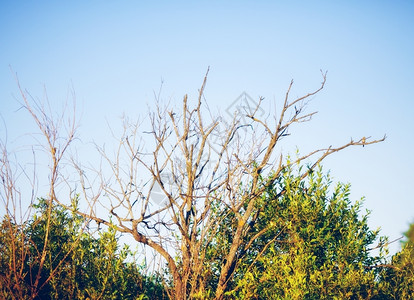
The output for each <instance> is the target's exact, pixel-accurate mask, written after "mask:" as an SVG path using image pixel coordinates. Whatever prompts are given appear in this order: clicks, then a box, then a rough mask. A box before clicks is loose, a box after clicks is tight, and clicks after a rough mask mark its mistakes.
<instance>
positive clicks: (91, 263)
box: [0, 198, 166, 299]
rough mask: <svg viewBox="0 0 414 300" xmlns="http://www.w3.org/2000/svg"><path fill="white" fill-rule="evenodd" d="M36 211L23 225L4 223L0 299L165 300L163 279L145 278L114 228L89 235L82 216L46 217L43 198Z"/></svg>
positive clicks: (57, 213)
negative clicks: (43, 251) (120, 241)
mask: <svg viewBox="0 0 414 300" xmlns="http://www.w3.org/2000/svg"><path fill="white" fill-rule="evenodd" d="M75 200H77V198H75ZM74 203H75V202H74ZM33 206H34V207H35V208H36V212H35V213H34V215H33V218H32V219H30V220H29V221H28V222H26V223H25V224H21V225H19V226H17V225H15V224H12V223H11V222H10V220H9V219H8V218H7V216H6V217H5V218H4V219H3V221H2V223H1V233H0V251H1V253H2V255H1V260H0V295H1V298H2V299H166V294H165V293H164V292H163V288H162V285H161V282H160V279H159V278H157V277H155V276H154V277H146V276H144V275H142V268H141V267H140V266H139V265H137V264H136V263H135V261H134V260H133V257H134V256H133V253H132V252H131V250H130V249H129V248H128V247H127V246H126V245H124V246H123V247H122V248H121V247H120V245H119V243H118V238H117V237H116V232H115V230H113V228H111V227H109V228H108V229H107V230H99V231H98V232H96V233H94V232H91V231H90V229H89V228H87V227H85V226H86V224H87V223H85V220H84V219H83V218H82V217H80V216H78V215H76V214H73V213H71V212H69V211H67V210H66V209H64V208H62V207H61V206H59V205H56V206H54V207H53V209H52V210H51V214H50V216H48V214H47V209H48V204H47V201H46V200H45V199H40V200H39V202H38V203H37V204H34V205H33ZM74 208H76V206H75V207H74ZM48 223H49V224H48ZM47 226H49V228H50V230H49V238H48V240H47V241H46V240H45V229H46V227H47ZM44 248H45V249H46V251H47V256H46V259H45V263H44V265H43V266H42V268H40V261H41V253H42V249H44ZM38 274H40V277H39V279H38V280H37V278H38Z"/></svg>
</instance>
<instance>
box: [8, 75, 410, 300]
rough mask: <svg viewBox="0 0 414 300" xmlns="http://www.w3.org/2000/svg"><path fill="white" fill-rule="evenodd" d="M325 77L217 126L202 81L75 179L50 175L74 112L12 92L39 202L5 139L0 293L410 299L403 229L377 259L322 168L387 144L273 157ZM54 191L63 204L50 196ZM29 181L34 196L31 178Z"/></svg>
mask: <svg viewBox="0 0 414 300" xmlns="http://www.w3.org/2000/svg"><path fill="white" fill-rule="evenodd" d="M322 79H323V80H322V83H321V85H320V86H319V87H318V88H317V89H316V90H315V91H313V92H310V93H308V94H306V95H304V96H301V97H298V98H293V99H291V96H290V94H291V89H292V87H293V82H292V83H291V84H290V85H289V87H288V90H287V93H286V96H285V99H284V101H283V103H282V105H281V108H280V109H278V111H279V114H278V116H277V117H276V114H275V116H274V119H270V118H269V117H266V116H264V115H262V114H260V113H259V112H260V111H263V108H262V105H263V99H260V100H259V102H258V103H256V104H255V106H252V107H247V108H245V109H246V110H245V111H239V112H238V113H235V114H234V117H233V119H232V120H231V121H229V122H224V119H223V117H222V116H220V115H217V116H214V115H213V114H210V113H208V114H206V113H205V109H206V107H205V106H203V105H202V99H203V97H204V95H203V93H204V88H205V86H206V80H207V76H206V77H205V79H204V82H203V84H202V87H201V89H200V93H199V98H198V101H197V102H196V104H195V105H194V106H191V105H190V104H189V103H188V99H187V96H185V97H184V101H183V107H182V109H180V110H175V109H173V108H169V107H166V108H162V107H161V104H160V103H157V108H156V110H155V111H154V112H151V113H150V114H149V121H150V124H149V126H150V129H149V130H147V128H145V129H143V130H141V129H140V126H141V125H140V124H137V123H128V122H126V123H125V124H124V132H123V134H122V136H121V137H119V138H118V140H117V141H118V143H119V144H118V145H117V147H116V149H117V150H116V151H115V153H114V154H108V151H107V150H106V149H105V148H100V147H98V148H97V149H98V155H100V157H101V159H102V163H101V164H100V165H99V168H97V169H94V170H90V168H87V167H85V166H84V165H83V164H82V162H80V161H74V159H72V158H71V160H70V162H71V166H73V167H74V169H73V171H74V172H73V173H75V174H78V175H79V177H78V178H77V179H76V180H73V177H71V180H68V178H67V177H65V176H64V175H63V173H62V171H61V166H62V164H63V162H65V165H64V166H65V169H66V170H68V168H69V165H68V164H67V163H66V161H65V157H66V156H67V152H68V149H70V148H71V147H72V143H73V142H74V141H75V139H76V130H77V127H76V124H75V121H74V120H75V116H76V113H74V115H73V116H72V117H70V118H67V117H66V116H58V117H54V116H53V114H47V113H46V111H45V108H44V107H45V106H43V105H41V104H39V103H36V102H35V103H33V101H34V100H33V101H32V102H31V101H29V100H28V97H27V94H26V93H25V92H23V91H22V98H23V101H24V105H25V108H26V109H27V111H28V112H29V113H30V114H31V116H32V117H33V119H34V121H35V122H36V124H37V126H38V128H39V129H40V132H41V134H42V135H43V137H44V138H45V139H44V141H45V142H44V145H43V148H42V149H43V150H45V152H46V153H47V154H48V156H49V176H48V178H49V193H48V195H47V197H44V198H41V199H39V200H36V198H35V196H34V194H33V195H32V199H29V200H30V203H31V205H30V207H29V209H28V210H27V211H26V212H24V213H23V209H22V203H24V202H23V201H22V199H21V195H22V194H21V192H20V188H19V186H18V182H19V181H18V180H17V178H18V177H19V176H18V175H19V174H18V175H16V174H14V173H13V172H12V171H13V168H12V167H11V166H12V163H11V161H10V160H9V153H8V152H7V149H6V146H5V145H4V144H3V143H2V144H1V150H2V158H1V166H0V177H1V183H2V186H1V187H2V189H1V191H0V196H1V199H2V202H3V204H4V208H5V212H6V213H5V216H4V217H3V220H2V223H1V232H0V235H1V236H0V241H1V244H0V247H1V248H0V251H1V253H2V255H1V258H0V264H1V265H0V291H1V293H2V294H1V297H3V298H6V299H57V298H65V299H145V298H148V299H165V298H169V299H177V300H181V299H234V298H237V299H394V298H395V299H409V297H410V295H411V294H412V292H413V281H412V279H411V278H413V276H412V275H413V240H412V232H413V229H412V228H411V229H410V230H409V231H408V233H407V236H408V237H409V239H408V240H407V241H406V242H405V244H404V247H403V249H402V250H401V252H400V253H398V254H397V255H395V256H394V257H393V258H392V261H388V260H387V257H386V255H385V254H386V245H387V239H386V238H384V237H380V236H379V232H378V231H373V230H371V229H369V228H368V226H367V218H368V213H367V214H363V213H362V212H361V202H358V201H357V202H352V201H351V200H350V198H349V192H350V187H349V185H346V184H337V185H335V186H332V184H331V182H330V179H329V176H328V175H327V174H324V173H323V172H322V169H321V167H320V165H321V162H322V161H323V160H324V159H325V158H326V157H328V156H330V155H331V154H334V153H336V152H338V151H341V150H343V149H345V148H348V147H353V146H366V145H370V144H375V143H378V142H381V141H383V140H384V139H385V136H384V137H383V138H381V139H377V140H375V139H370V137H361V138H358V139H355V140H354V139H351V140H350V141H348V142H347V143H344V144H342V145H340V146H336V147H333V146H329V147H325V148H324V147H322V148H319V149H315V150H313V151H311V152H309V153H307V154H305V155H299V154H297V156H296V157H295V158H294V159H290V158H286V157H285V156H284V155H283V154H284V153H278V149H280V148H279V145H280V144H281V143H282V142H283V141H284V140H285V139H286V138H288V137H289V135H290V129H291V127H292V126H294V125H299V124H301V123H303V122H308V121H310V120H311V119H312V117H313V116H314V114H315V113H316V112H305V111H306V108H307V104H308V101H310V99H311V97H312V96H313V95H315V94H317V93H319V92H320V91H321V90H322V89H323V87H324V85H325V81H326V74H322ZM178 111H181V113H179V112H178ZM66 112H67V111H65V113H66ZM205 116H210V118H207V117H205ZM62 120H65V121H64V122H63V121H62ZM144 134H147V135H149V136H147V138H146V140H147V143H146V144H143V142H142V141H143V135H144ZM109 153H111V152H109ZM105 164H106V165H105ZM23 173H24V172H23ZM20 175H21V174H20ZM23 175H25V176H27V173H24V174H23ZM62 182H64V183H65V184H67V186H68V188H69V195H70V196H69V197H68V196H67V195H66V196H65V195H64V194H63V192H62V190H63V189H59V190H57V188H56V186H57V185H58V184H60V183H62ZM72 182H75V183H76V184H74V186H72V185H71V183H72ZM30 184H31V187H32V189H33V190H34V186H35V179H33V180H32V181H31V183H30ZM155 192H156V193H157V194H156V193H155ZM73 195H76V196H75V197H73ZM160 195H162V197H159V196H160ZM155 196H157V197H155ZM79 203H82V204H83V206H82V205H79ZM92 227H93V228H95V230H92V229H91V228H92ZM121 234H122V235H124V236H128V237H130V238H132V239H133V241H135V242H136V244H138V245H141V246H144V247H146V248H147V249H151V250H152V251H153V252H154V253H155V254H156V255H157V258H158V259H159V261H160V264H161V267H162V268H163V267H165V268H164V269H165V271H164V273H162V274H158V273H155V274H154V273H149V274H147V273H146V269H145V268H144V266H140V265H139V264H138V263H137V259H136V256H134V255H133V254H134V253H133V252H132V251H131V250H130V249H129V248H128V247H127V246H121V245H120V242H119V236H120V235H121ZM377 243H378V244H377ZM372 249H379V250H380V252H379V254H378V255H376V256H374V255H373V254H372V251H371V250H372ZM138 255H139V253H138ZM142 255H144V254H142Z"/></svg>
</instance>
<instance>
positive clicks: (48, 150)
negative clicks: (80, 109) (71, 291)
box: [0, 79, 76, 299]
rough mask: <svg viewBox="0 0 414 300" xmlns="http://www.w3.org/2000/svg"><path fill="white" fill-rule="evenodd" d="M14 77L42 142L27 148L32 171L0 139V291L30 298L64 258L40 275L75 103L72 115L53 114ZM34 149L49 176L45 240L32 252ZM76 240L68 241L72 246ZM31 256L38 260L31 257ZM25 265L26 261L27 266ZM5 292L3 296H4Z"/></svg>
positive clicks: (71, 134)
mask: <svg viewBox="0 0 414 300" xmlns="http://www.w3.org/2000/svg"><path fill="white" fill-rule="evenodd" d="M16 81H17V84H18V88H19V90H20V93H21V97H22V99H23V102H22V103H21V104H22V107H23V108H25V109H26V110H27V111H28V112H29V113H30V115H31V116H32V118H33V120H34V121H35V123H36V125H37V126H38V129H39V130H40V137H39V136H38V135H36V136H35V139H36V140H37V141H38V142H39V144H38V145H36V146H40V147H41V148H40V149H39V148H37V147H36V146H35V147H32V148H31V151H32V154H33V169H32V173H28V171H27V170H26V168H25V166H22V165H21V164H20V163H19V162H14V161H13V160H12V159H10V155H9V152H8V150H7V145H6V144H7V141H0V151H1V157H0V180H1V183H0V198H1V202H2V204H3V207H4V209H5V217H4V218H3V220H2V224H1V226H2V228H1V230H2V237H3V238H4V240H3V242H4V244H3V245H2V246H3V247H4V248H3V247H2V248H3V250H5V249H7V250H6V251H8V253H7V255H5V257H7V259H8V261H7V262H3V264H2V265H3V267H5V266H6V267H5V268H4V270H2V272H0V273H1V274H0V288H1V291H2V292H5V293H6V295H7V298H11V299H35V298H36V297H38V296H39V292H40V291H41V290H42V288H44V287H45V286H46V285H47V283H48V282H49V281H50V280H51V279H52V278H53V276H54V273H55V272H56V270H57V268H58V267H59V266H60V265H61V264H62V263H63V260H61V261H59V262H57V267H56V268H54V269H53V270H48V271H49V274H48V277H47V278H45V277H44V275H42V274H43V271H45V268H46V267H45V264H46V260H47V258H48V254H49V253H48V249H47V246H48V245H49V241H50V239H51V237H50V230H51V213H52V208H53V206H54V205H55V204H56V202H57V201H59V200H58V199H57V193H56V187H57V185H58V184H59V183H62V180H63V179H64V178H62V176H61V175H62V174H61V172H60V166H61V164H62V161H63V159H64V156H65V155H66V152H67V151H68V149H69V146H70V144H71V143H72V142H73V140H74V138H75V132H76V126H75V124H76V122H75V109H74V110H73V116H69V117H67V115H66V114H65V113H64V114H63V115H61V116H59V117H56V118H53V114H52V112H51V109H50V106H48V103H46V102H47V101H46V102H45V105H43V104H42V103H41V102H37V101H35V100H34V99H30V96H29V95H28V93H27V92H25V91H24V90H23V89H22V88H21V87H20V84H19V81H18V80H17V79H16ZM42 138H44V139H45V142H41V140H42ZM39 150H40V152H41V153H42V154H44V155H45V156H46V157H47V158H48V160H49V162H48V167H49V172H48V175H49V176H48V180H49V181H48V183H47V185H48V189H49V191H48V196H47V198H46V201H47V216H46V226H45V228H44V233H45V235H44V237H43V245H44V246H43V247H42V248H41V249H35V251H36V252H37V253H31V251H33V247H32V245H33V244H34V243H33V241H32V240H30V237H28V236H27V235H26V233H25V231H24V228H25V225H26V224H27V222H28V221H29V219H30V218H31V217H32V215H31V210H32V204H33V203H34V202H35V200H36V198H37V194H36V186H37V183H38V180H39V178H38V169H37V168H36V167H37V164H38V161H37V160H36V158H37V156H36V154H38V153H39ZM21 178H23V179H21ZM22 180H23V182H22ZM22 183H23V186H25V188H26V190H25V188H23V190H22V188H21V187H22ZM28 191H30V192H31V193H30V196H29V197H28V198H27V199H25V198H24V197H25V196H28V195H27V192H28ZM75 244H76V243H73V246H74V245H75ZM31 249H32V250H31ZM69 253H70V252H69ZM34 257H36V258H38V259H39V260H38V261H37V260H36V261H33V260H34V259H33V258H34ZM34 265H36V267H35V268H33V266H34ZM27 266H29V270H28V269H27ZM6 295H2V296H4V297H6Z"/></svg>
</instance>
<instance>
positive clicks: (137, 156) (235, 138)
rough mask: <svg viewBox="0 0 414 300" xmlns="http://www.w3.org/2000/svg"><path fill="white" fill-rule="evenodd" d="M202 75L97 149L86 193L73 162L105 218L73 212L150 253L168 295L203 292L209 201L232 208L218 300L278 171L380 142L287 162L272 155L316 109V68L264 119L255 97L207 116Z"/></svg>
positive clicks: (365, 140)
mask: <svg viewBox="0 0 414 300" xmlns="http://www.w3.org/2000/svg"><path fill="white" fill-rule="evenodd" d="M207 73H208V72H207ZM206 81H207V74H206V76H205V78H204V81H203V84H202V86H201V89H200V90H199V95H198V101H197V102H196V103H195V105H194V107H192V106H191V105H190V104H189V103H188V98H187V96H184V100H183V106H182V111H181V112H179V111H174V110H171V109H169V108H162V107H161V105H160V104H159V103H158V105H157V108H156V110H155V111H153V112H152V113H151V114H150V120H151V129H150V130H149V131H140V130H141V129H140V125H139V124H131V123H128V124H126V125H125V130H124V133H123V135H122V137H121V138H120V139H119V145H118V148H117V151H116V152H115V154H114V155H110V154H108V153H107V152H108V151H106V150H105V149H104V148H99V152H100V154H101V156H102V158H103V160H102V164H101V166H100V168H98V169H97V170H96V171H97V175H98V176H99V179H100V181H99V182H100V185H99V186H98V187H97V188H96V187H95V188H96V189H95V190H94V192H92V187H94V184H93V183H92V182H88V180H87V179H88V178H87V177H86V175H85V174H86V172H85V169H84V168H83V167H82V166H81V165H80V164H77V169H78V171H79V174H80V175H81V181H82V183H83V191H84V196H85V198H86V199H88V203H89V207H98V206H103V207H105V208H106V209H107V211H108V212H109V213H110V215H111V216H112V217H111V219H107V218H104V217H103V216H102V214H101V213H100V214H99V213H85V212H79V213H80V214H82V215H83V216H85V217H87V218H89V219H92V220H95V221H96V222H97V223H99V224H101V223H102V224H106V225H111V226H115V228H116V229H117V230H118V231H119V232H122V233H127V234H130V235H131V236H132V237H133V238H134V239H135V241H137V242H138V243H140V244H143V245H145V246H148V247H150V248H152V249H153V250H155V251H156V252H157V253H158V254H159V255H160V256H161V257H162V258H163V259H164V260H165V262H166V264H167V266H168V269H169V272H170V274H171V276H172V288H171V289H170V290H169V293H170V297H171V299H187V298H197V297H200V298H202V297H203V293H204V288H205V278H204V277H205V276H204V274H205V272H206V268H208V266H206V265H205V264H204V263H203V261H204V259H205V256H206V246H207V245H209V243H210V242H211V241H210V238H211V236H212V235H211V233H213V234H214V232H215V231H217V230H218V224H219V223H220V219H217V217H213V216H212V213H211V209H212V207H211V205H212V203H213V200H214V201H215V202H216V203H217V201H218V202H219V203H220V205H224V206H226V207H227V208H228V209H229V211H231V212H232V213H234V216H235V218H236V219H237V224H238V225H237V228H236V230H235V231H234V232H233V233H232V238H231V239H230V240H231V245H230V248H229V249H230V250H229V252H228V253H227V254H226V256H225V257H223V258H222V265H221V267H220V275H219V279H218V286H217V289H216V291H215V292H214V293H215V299H222V298H223V297H224V293H225V291H226V288H227V285H228V282H229V280H231V278H232V276H233V275H234V270H235V268H236V266H237V264H238V253H240V252H242V251H246V250H248V247H249V246H251V245H252V243H253V242H254V240H255V239H257V238H259V237H260V236H261V235H263V234H265V232H259V233H257V234H255V235H254V236H252V237H251V238H250V240H248V241H247V243H246V237H247V236H249V235H248V233H249V230H251V229H252V227H253V226H254V224H255V222H256V220H257V218H258V217H259V213H258V212H257V211H256V212H255V211H254V205H255V203H256V202H257V201H258V199H259V198H260V196H261V194H262V193H263V191H264V190H265V189H266V187H267V186H270V185H272V184H273V183H274V182H275V181H276V180H277V179H278V178H279V177H280V176H281V173H282V172H283V170H284V169H285V168H286V167H289V166H290V165H294V164H297V163H300V162H303V161H305V160H306V161H307V162H308V161H311V163H310V165H309V168H308V169H306V170H304V171H303V172H302V173H301V177H303V178H305V177H306V176H308V174H309V172H311V171H312V169H314V168H315V167H316V166H317V164H319V163H320V162H321V161H323V160H324V159H325V158H326V157H327V156H329V155H331V154H333V153H335V152H338V151H340V150H342V149H345V148H347V147H350V146H358V145H362V146H365V145H370V144H374V143H378V142H381V141H384V140H385V136H384V137H383V138H381V139H378V140H370V138H369V137H362V138H359V139H356V140H353V139H351V140H350V141H349V142H348V143H345V144H343V145H340V146H338V147H334V146H329V147H327V148H320V149H316V150H314V151H311V152H310V153H307V154H305V155H303V156H299V157H297V158H296V159H295V160H294V161H291V162H288V161H287V160H285V158H284V156H283V154H282V153H277V151H276V146H277V145H278V144H279V143H280V142H281V141H282V139H283V138H284V137H286V136H288V135H289V129H290V128H291V127H292V126H293V125H295V124H299V123H304V122H308V121H310V120H311V119H312V117H313V116H314V114H316V111H313V112H308V113H306V110H305V108H306V107H307V104H308V102H309V100H310V99H311V97H312V96H314V95H315V94H317V93H318V92H320V91H321V90H322V89H323V88H324V86H325V82H326V73H322V82H321V85H320V86H319V87H318V88H317V89H316V90H315V91H313V92H311V93H308V94H306V95H304V96H302V97H298V98H294V99H291V95H290V92H291V88H292V86H293V81H292V82H291V83H290V85H289V87H288V89H287V92H286V95H285V98H284V101H283V103H282V106H281V108H280V113H279V114H278V116H277V117H276V116H275V117H274V119H271V120H269V119H263V118H261V117H260V116H259V114H258V111H259V109H261V105H262V102H263V99H260V101H259V103H258V104H257V106H256V107H254V108H253V109H251V110H248V111H244V112H239V113H238V114H235V115H234V117H233V119H232V120H231V122H228V123H225V122H223V118H222V117H221V116H216V117H214V116H213V117H211V114H209V111H208V110H206V108H205V106H204V105H203V93H204V89H205V86H206ZM206 120H207V121H206ZM246 120H247V121H246ZM144 134H146V135H148V134H149V135H150V136H151V137H152V141H151V142H148V140H145V139H143V135H144ZM143 141H146V143H144V142H143ZM148 144H149V145H148ZM148 148H150V149H149V150H148ZM108 170H109V173H108ZM108 174H109V175H108ZM144 178H145V179H146V180H143V179H144ZM263 178H266V180H263ZM280 193H281V194H283V193H284V191H283V190H282V191H281V192H280ZM160 195H162V197H161V196H160ZM96 211H100V210H99V209H96ZM222 218H224V217H222ZM242 243H243V244H242ZM177 257H178V258H177Z"/></svg>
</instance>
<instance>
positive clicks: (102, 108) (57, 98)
mask: <svg viewBox="0 0 414 300" xmlns="http://www.w3.org/2000/svg"><path fill="white" fill-rule="evenodd" d="M413 43H414V3H413V2H412V1H227V2H226V3H225V4H223V3H221V2H220V1H191V2H190V1H175V2H174V3H172V2H168V3H167V1H145V2H144V1H1V4H0V114H1V116H2V118H3V119H4V121H5V123H6V126H7V130H8V131H7V135H8V143H9V147H10V149H17V145H20V144H24V143H25V141H24V139H25V138H26V137H27V136H25V135H22V134H23V133H27V132H33V131H34V129H33V122H32V120H30V118H29V117H28V115H27V113H26V112H25V111H24V110H19V107H20V105H19V104H18V102H17V101H16V99H19V93H18V90H17V85H16V82H15V79H14V76H13V72H11V70H10V66H11V68H12V69H13V71H14V72H16V73H17V74H18V78H19V80H20V83H21V85H22V87H23V88H24V89H27V90H28V91H29V92H30V94H31V95H32V96H33V97H35V98H42V96H43V89H44V87H46V89H47V92H48V97H49V100H50V102H52V103H54V104H56V107H57V108H59V107H61V103H63V102H65V101H66V100H67V98H68V97H69V98H70V96H68V95H69V91H70V89H71V88H72V87H73V90H74V91H75V92H76V101H77V105H78V109H79V111H80V112H81V115H82V118H81V128H80V131H79V132H80V137H81V140H82V142H83V143H86V142H88V141H91V140H94V141H96V142H98V143H100V142H101V141H102V140H104V139H105V136H106V135H108V131H107V129H106V122H107V121H108V122H109V123H111V124H113V125H114V126H118V125H120V122H121V120H120V117H121V116H122V115H123V113H125V114H126V115H129V116H131V117H133V118H135V117H138V116H140V115H145V114H146V113H147V108H146V104H147V103H151V102H152V101H153V100H154V96H153V94H154V91H158V89H159V88H160V85H161V81H163V82H164V84H163V88H162V99H164V100H166V101H171V103H173V104H177V105H178V104H179V103H180V102H181V100H182V97H183V95H184V94H186V93H188V94H189V96H190V97H191V96H195V95H196V94H197V90H198V88H199V87H200V85H201V82H202V79H203V76H204V74H205V71H206V69H207V67H208V66H210V68H211V70H210V74H209V80H208V84H207V89H206V93H205V95H206V99H207V101H208V102H209V105H210V107H217V108H220V109H221V110H223V111H224V110H225V109H226V108H227V107H228V106H229V105H230V104H231V103H232V101H233V100H234V99H235V98H237V96H239V95H240V94H241V93H242V92H244V91H245V92H247V93H248V94H249V95H250V96H252V97H253V98H255V99H257V98H258V97H259V96H264V97H265V98H266V101H270V102H271V101H273V102H274V101H276V106H277V105H278V104H279V105H280V102H281V100H282V99H283V96H284V93H285V90H286V88H287V87H288V84H289V82H290V80H291V79H294V81H295V86H294V90H293V95H301V94H302V93H304V92H307V91H309V90H311V89H314V88H316V87H317V86H318V84H319V83H320V81H321V75H320V72H319V70H320V69H322V70H327V71H328V81H327V85H326V88H325V89H324V90H323V91H322V92H321V93H320V94H319V95H318V96H317V97H315V98H314V100H313V102H312V104H311V107H312V108H313V109H316V110H318V111H319V113H318V114H317V116H316V117H315V119H314V121H312V123H307V124H305V125H304V126H303V127H302V128H299V129H298V130H297V135H296V136H292V137H291V138H290V139H286V140H285V143H286V149H287V148H289V147H291V146H298V147H299V149H300V150H301V152H303V153H304V152H306V150H309V149H313V148H315V147H326V146H329V145H340V144H342V143H346V142H348V141H349V140H350V138H351V137H353V138H355V139H356V138H361V137H362V136H373V137H375V138H381V137H382V136H383V135H384V134H387V136H388V139H387V140H386V141H385V142H384V143H381V144H376V145H372V146H369V147H365V148H362V147H357V148H352V149H348V150H346V151H344V152H342V153H339V154H337V155H334V156H332V157H330V158H329V159H328V160H326V162H325V163H324V166H325V169H330V170H331V174H332V176H333V177H334V180H336V181H343V182H350V183H351V184H352V190H351V192H352V193H351V197H352V199H353V200H356V199H359V198H361V197H362V196H365V197H366V201H365V208H367V209H370V210H372V215H371V218H370V225H371V227H373V228H376V227H381V228H382V233H383V234H385V235H388V236H389V237H390V239H394V238H398V237H399V236H400V235H401V232H403V231H405V230H407V229H408V223H409V222H411V221H414V199H413V196H412V195H413V193H412V189H413V187H414V175H413V167H414V158H413V155H412V152H413V149H414V142H413V141H414V139H413V138H414V136H413V129H414V118H413V111H414V99H413V93H412V89H413V85H414V56H413V54H414V44H413ZM57 110H58V109H57ZM295 133H296V132H295ZM0 134H1V137H2V138H4V136H5V128H4V126H3V125H2V126H1V129H0ZM27 143H29V142H27ZM13 147H14V148H13ZM398 247H399V245H398V244H397V245H394V246H393V247H392V248H391V250H393V249H394V250H395V249H398Z"/></svg>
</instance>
